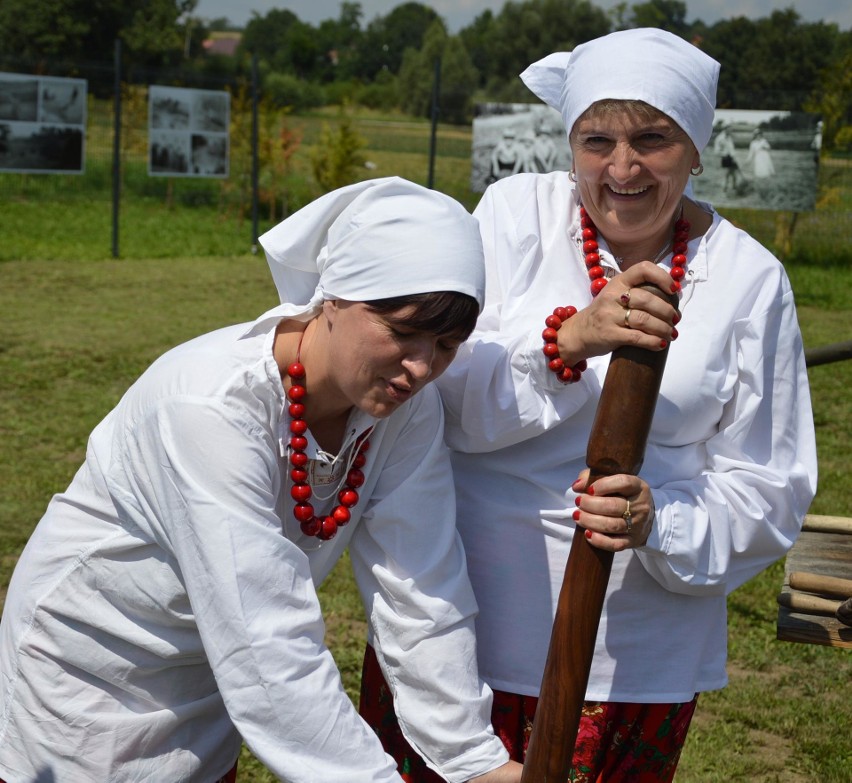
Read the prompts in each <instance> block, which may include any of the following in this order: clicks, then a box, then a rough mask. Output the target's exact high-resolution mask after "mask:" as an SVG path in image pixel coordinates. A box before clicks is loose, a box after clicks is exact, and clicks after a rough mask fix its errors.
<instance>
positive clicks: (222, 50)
mask: <svg viewBox="0 0 852 783" xmlns="http://www.w3.org/2000/svg"><path fill="white" fill-rule="evenodd" d="M242 37H243V34H242V33H228V32H213V33H210V37H209V38H207V39H206V40H205V41H204V43H203V44H202V46H203V47H204V51H205V52H207V54H221V55H225V56H227V57H233V56H234V54H235V53H236V51H237V47H238V46H239V44H240V41H241V40H242Z"/></svg>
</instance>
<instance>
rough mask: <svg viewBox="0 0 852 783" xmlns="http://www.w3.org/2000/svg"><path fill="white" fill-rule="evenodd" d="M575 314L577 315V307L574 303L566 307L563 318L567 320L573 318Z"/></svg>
mask: <svg viewBox="0 0 852 783" xmlns="http://www.w3.org/2000/svg"><path fill="white" fill-rule="evenodd" d="M575 315H577V308H576V307H574V305H568V307H566V308H565V318H563V319H562V320H563V321H567V320H568V319H569V318H573V317H574V316H575Z"/></svg>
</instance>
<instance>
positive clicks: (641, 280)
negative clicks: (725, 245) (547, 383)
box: [557, 261, 680, 367]
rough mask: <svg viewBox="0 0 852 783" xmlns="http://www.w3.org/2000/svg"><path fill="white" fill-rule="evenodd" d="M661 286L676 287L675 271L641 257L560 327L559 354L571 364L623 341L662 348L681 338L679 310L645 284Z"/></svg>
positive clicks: (648, 348)
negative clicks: (678, 322) (673, 285)
mask: <svg viewBox="0 0 852 783" xmlns="http://www.w3.org/2000/svg"><path fill="white" fill-rule="evenodd" d="M646 283H651V284H653V285H656V286H657V287H658V288H659V289H660V290H661V291H664V292H665V293H666V294H668V293H670V292H671V290H672V279H671V277H670V276H669V273H668V272H667V271H666V270H665V269H663V268H661V267H659V266H657V265H656V264H653V263H651V262H650V261H641V262H639V263H638V264H634V265H633V266H631V267H630V268H629V269H627V270H625V271H624V272H622V273H621V274H619V275H616V276H615V277H613V278H612V280H610V281H609V283H608V284H607V285H606V286H605V287H604V289H603V290H602V291H601V292H600V293H599V294H598V295H597V296H596V297H595V298H594V299H593V300H592V302H591V304H590V305H589V306H588V307H586V308H584V309H582V310H580V311H578V312H577V314H576V315H574V317H573V318H569V319H568V320H567V321H566V322H565V323H564V324H563V325H562V328H561V329H560V330H559V333H558V337H557V345H558V346H559V356H560V357H561V358H562V361H563V362H565V364H566V365H567V366H569V367H572V366H574V365H575V364H576V363H577V362H579V361H581V360H582V359H589V358H591V357H593V356H603V355H605V354H608V353H611V352H612V351H614V350H615V349H616V348H620V347H621V346H622V345H635V346H637V347H638V348H646V349H647V350H650V351H661V350H663V349H664V348H666V347H667V346H668V344H669V342H670V341H671V340H674V339H675V338H676V337H677V330H676V329H675V324H676V323H677V321H679V320H680V316H679V314H678V312H677V310H676V309H675V308H674V307H672V306H671V305H670V304H669V303H668V302H667V301H665V300H664V299H661V298H660V297H658V296H656V295H654V294H652V293H650V292H648V291H643V290H642V289H641V288H639V286H641V285H644V284H646Z"/></svg>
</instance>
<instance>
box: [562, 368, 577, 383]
mask: <svg viewBox="0 0 852 783" xmlns="http://www.w3.org/2000/svg"><path fill="white" fill-rule="evenodd" d="M558 377H559V380H560V381H562V383H573V382H574V374H573V372H572V370H571V368H570V367H565V368H564V369H563V370H562V372H560V373H559V376H558Z"/></svg>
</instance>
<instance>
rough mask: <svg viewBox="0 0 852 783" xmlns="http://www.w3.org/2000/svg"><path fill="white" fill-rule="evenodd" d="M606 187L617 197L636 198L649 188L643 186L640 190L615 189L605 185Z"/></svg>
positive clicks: (648, 186)
mask: <svg viewBox="0 0 852 783" xmlns="http://www.w3.org/2000/svg"><path fill="white" fill-rule="evenodd" d="M607 187H608V188H609V189H610V190H611V191H612V192H613V193H615V194H616V195H617V196H638V195H639V194H640V193H644V192H645V191H646V190H649V189H650V187H651V186H650V185H644V186H642V187H641V188H616V187H613V186H612V185H607Z"/></svg>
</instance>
